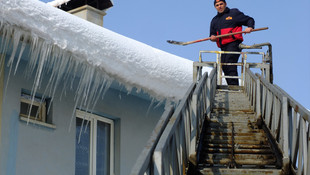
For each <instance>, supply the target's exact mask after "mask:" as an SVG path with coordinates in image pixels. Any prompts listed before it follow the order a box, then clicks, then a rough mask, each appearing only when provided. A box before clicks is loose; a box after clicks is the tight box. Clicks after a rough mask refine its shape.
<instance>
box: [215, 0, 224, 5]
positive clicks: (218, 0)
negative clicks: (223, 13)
mask: <svg viewBox="0 0 310 175" xmlns="http://www.w3.org/2000/svg"><path fill="white" fill-rule="evenodd" d="M220 1H223V2H225V3H226V1H225V0H214V5H215V4H216V3H218V2H220Z"/></svg>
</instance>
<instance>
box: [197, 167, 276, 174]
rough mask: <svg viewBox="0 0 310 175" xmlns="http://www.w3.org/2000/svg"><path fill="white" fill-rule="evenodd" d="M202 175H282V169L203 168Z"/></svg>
mask: <svg viewBox="0 0 310 175" xmlns="http://www.w3.org/2000/svg"><path fill="white" fill-rule="evenodd" d="M200 173H201V174H203V175H204V174H207V175H261V174H268V175H281V174H282V170H281V169H228V168H203V169H201V170H200Z"/></svg>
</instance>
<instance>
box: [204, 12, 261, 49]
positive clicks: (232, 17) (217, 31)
mask: <svg viewBox="0 0 310 175" xmlns="http://www.w3.org/2000/svg"><path fill="white" fill-rule="evenodd" d="M243 25H244V26H248V27H252V28H253V29H254V25H255V21H254V19H253V18H252V17H249V16H247V15H244V13H242V12H240V11H239V10H238V9H235V8H234V9H230V8H228V7H226V9H225V10H224V12H223V13H217V15H216V16H215V17H214V18H213V19H212V21H211V25H210V36H211V35H215V36H216V35H223V34H227V33H232V32H239V31H242V26H243ZM237 40H240V42H242V41H243V37H242V34H237V35H231V36H227V37H222V38H218V39H217V42H216V43H217V46H218V47H220V48H221V47H222V46H223V45H225V44H228V43H231V42H234V41H237Z"/></svg>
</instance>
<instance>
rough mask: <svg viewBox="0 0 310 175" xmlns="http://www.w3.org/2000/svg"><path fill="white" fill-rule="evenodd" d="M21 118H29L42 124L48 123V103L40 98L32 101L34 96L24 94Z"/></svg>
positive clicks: (21, 103)
mask: <svg viewBox="0 0 310 175" xmlns="http://www.w3.org/2000/svg"><path fill="white" fill-rule="evenodd" d="M20 116H21V117H25V118H28V116H29V118H30V119H32V120H37V121H41V122H45V121H46V103H45V101H41V99H39V98H34V100H33V101H32V96H30V95H27V94H23V93H22V96H21V99H20Z"/></svg>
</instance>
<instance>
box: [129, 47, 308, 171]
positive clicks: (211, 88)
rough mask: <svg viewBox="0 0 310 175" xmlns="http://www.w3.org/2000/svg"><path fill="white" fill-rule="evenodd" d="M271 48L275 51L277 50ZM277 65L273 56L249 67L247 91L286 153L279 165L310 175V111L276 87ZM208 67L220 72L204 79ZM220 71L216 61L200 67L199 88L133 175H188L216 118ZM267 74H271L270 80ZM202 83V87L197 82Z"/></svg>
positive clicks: (161, 129) (159, 130)
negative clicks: (206, 129) (274, 72)
mask: <svg viewBox="0 0 310 175" xmlns="http://www.w3.org/2000/svg"><path fill="white" fill-rule="evenodd" d="M267 44H268V43H267ZM263 45H265V44H263ZM268 47H269V49H270V48H271V45H268ZM269 54H271V50H270V53H269ZM267 55H268V54H267ZM268 57H270V56H268ZM271 62H272V59H271V57H270V58H268V59H266V60H265V62H264V63H262V64H258V63H246V64H245V66H244V89H245V92H246V94H247V95H248V98H249V101H250V103H251V105H252V106H253V107H254V111H255V112H256V118H257V121H258V122H259V121H261V125H262V126H263V127H264V129H265V130H266V131H267V132H268V133H270V138H269V139H270V140H271V141H272V146H273V147H278V149H279V150H280V151H281V152H280V153H276V154H278V156H280V157H281V161H280V162H277V163H278V164H277V165H278V166H279V167H282V169H283V171H284V172H293V173H295V174H298V175H307V174H309V173H310V137H309V135H310V127H309V122H310V112H309V111H308V110H306V109H305V108H304V107H303V106H301V105H300V104H299V103H297V102H296V101H295V100H294V99H293V98H292V97H290V96H289V95H288V94H287V93H286V92H284V91H283V90H282V89H281V88H279V87H278V86H276V85H273V84H272V83H270V82H272V71H270V70H272V66H271ZM202 66H211V67H214V69H213V70H212V72H211V73H210V75H209V76H208V74H207V73H205V74H204V75H201V74H202ZM252 67H256V68H257V67H258V68H261V69H262V71H264V69H265V70H269V72H266V71H265V74H264V73H262V74H261V75H259V74H256V75H254V73H253V72H252V71H250V68H252ZM217 68H218V66H217V65H216V63H213V62H195V63H194V83H193V84H192V85H191V86H190V88H189V90H188V91H187V93H186V95H185V96H184V98H183V99H182V101H181V102H180V104H179V105H178V106H177V108H176V110H175V111H174V113H172V112H173V110H170V111H168V112H167V111H166V112H165V114H164V115H163V117H162V119H161V120H160V121H159V123H158V124H157V126H156V129H155V130H154V132H153V135H152V137H151V138H150V140H149V142H148V144H147V146H146V147H145V149H144V150H143V152H142V154H141V155H140V157H139V159H138V161H137V162H136V165H135V166H134V168H133V169H132V172H131V174H132V175H137V174H139V175H142V174H165V175H166V174H185V173H186V169H187V168H188V162H189V161H191V162H193V163H195V161H196V160H199V153H198V154H196V153H197V152H199V150H200V148H199V144H197V143H199V140H200V139H202V138H201V137H200V133H201V130H202V127H203V123H204V120H205V119H206V118H205V117H206V116H207V117H208V116H210V113H211V109H212V101H213V99H214V95H215V90H216V87H217V84H218V83H217V81H218V78H217V77H218V75H217V74H218V69H217ZM267 75H270V76H269V78H268V76H267ZM197 78H198V80H199V81H198V82H199V83H198V84H196V83H195V82H196V81H197ZM266 78H267V79H266ZM274 150H277V149H274ZM191 158H193V159H194V160H191Z"/></svg>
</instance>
